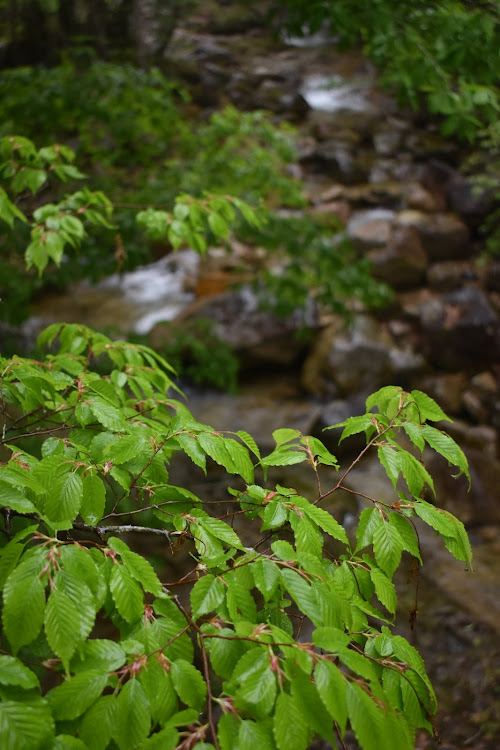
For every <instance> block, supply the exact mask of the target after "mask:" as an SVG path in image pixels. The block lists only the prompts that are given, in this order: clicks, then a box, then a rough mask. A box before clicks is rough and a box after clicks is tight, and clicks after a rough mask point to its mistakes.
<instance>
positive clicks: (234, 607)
mask: <svg viewBox="0 0 500 750" xmlns="http://www.w3.org/2000/svg"><path fill="white" fill-rule="evenodd" d="M226 602H227V608H228V611H229V615H230V617H231V619H232V621H233V622H237V621H238V620H246V621H247V622H256V621H257V606H256V604H255V601H254V599H253V597H252V595H251V594H250V592H249V591H247V589H246V588H244V587H243V586H241V585H240V584H239V583H236V582H231V584H230V585H229V586H228V588H227V594H226Z"/></svg>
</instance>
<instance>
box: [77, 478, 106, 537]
mask: <svg viewBox="0 0 500 750" xmlns="http://www.w3.org/2000/svg"><path fill="white" fill-rule="evenodd" d="M105 503H106V489H105V487H104V484H103V481H102V479H101V478H100V477H99V476H97V475H96V474H90V473H89V474H86V475H85V476H84V477H83V480H82V504H81V506H80V514H81V516H82V518H83V520H84V521H85V523H88V524H89V525H90V526H95V525H96V524H97V523H98V522H99V520H100V519H101V518H102V515H103V513H104V506H105Z"/></svg>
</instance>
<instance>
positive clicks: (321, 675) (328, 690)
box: [314, 659, 347, 734]
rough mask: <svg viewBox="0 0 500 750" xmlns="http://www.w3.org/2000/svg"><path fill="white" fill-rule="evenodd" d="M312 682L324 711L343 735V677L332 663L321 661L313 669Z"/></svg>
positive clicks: (344, 693)
mask: <svg viewBox="0 0 500 750" xmlns="http://www.w3.org/2000/svg"><path fill="white" fill-rule="evenodd" d="M314 681H315V683H316V688H317V690H318V694H319V697H320V698H321V700H322V702H323V704H324V706H325V708H326V710H327V711H328V713H329V714H330V716H331V717H332V718H333V719H334V720H335V721H336V722H337V724H338V725H339V728H340V731H341V733H342V734H343V733H344V731H345V726H346V723H347V707H346V697H345V696H346V688H347V682H346V679H345V677H344V676H343V674H342V672H340V670H339V669H338V667H336V666H335V665H334V664H332V662H330V661H327V660H326V659H322V660H321V661H319V662H318V663H317V664H316V667H315V669H314Z"/></svg>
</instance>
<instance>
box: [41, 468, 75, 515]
mask: <svg viewBox="0 0 500 750" xmlns="http://www.w3.org/2000/svg"><path fill="white" fill-rule="evenodd" d="M56 486H57V485H56ZM82 494H83V486H82V478H81V477H80V476H79V474H76V473H73V472H71V471H70V472H68V473H67V474H66V475H65V476H64V479H63V480H62V483H61V484H60V486H58V491H54V492H52V493H49V495H48V497H47V499H46V501H45V504H44V513H45V515H46V516H47V518H49V519H50V520H51V521H74V520H75V518H76V517H77V515H78V511H79V510H80V505H81V503H82Z"/></svg>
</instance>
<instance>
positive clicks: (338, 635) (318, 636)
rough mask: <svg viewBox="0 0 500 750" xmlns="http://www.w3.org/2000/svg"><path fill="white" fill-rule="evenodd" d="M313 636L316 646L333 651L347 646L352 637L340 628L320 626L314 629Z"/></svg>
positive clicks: (335, 651)
mask: <svg viewBox="0 0 500 750" xmlns="http://www.w3.org/2000/svg"><path fill="white" fill-rule="evenodd" d="M312 637H313V643H314V645H315V646H318V648H322V649H324V650H325V651H329V652H331V653H337V652H338V651H339V650H341V649H345V648H347V646H348V645H349V643H350V642H351V637H350V636H349V635H347V633H344V632H343V631H342V630H340V629H339V628H331V627H328V628H325V627H319V628H316V630H314V631H313V636H312Z"/></svg>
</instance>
